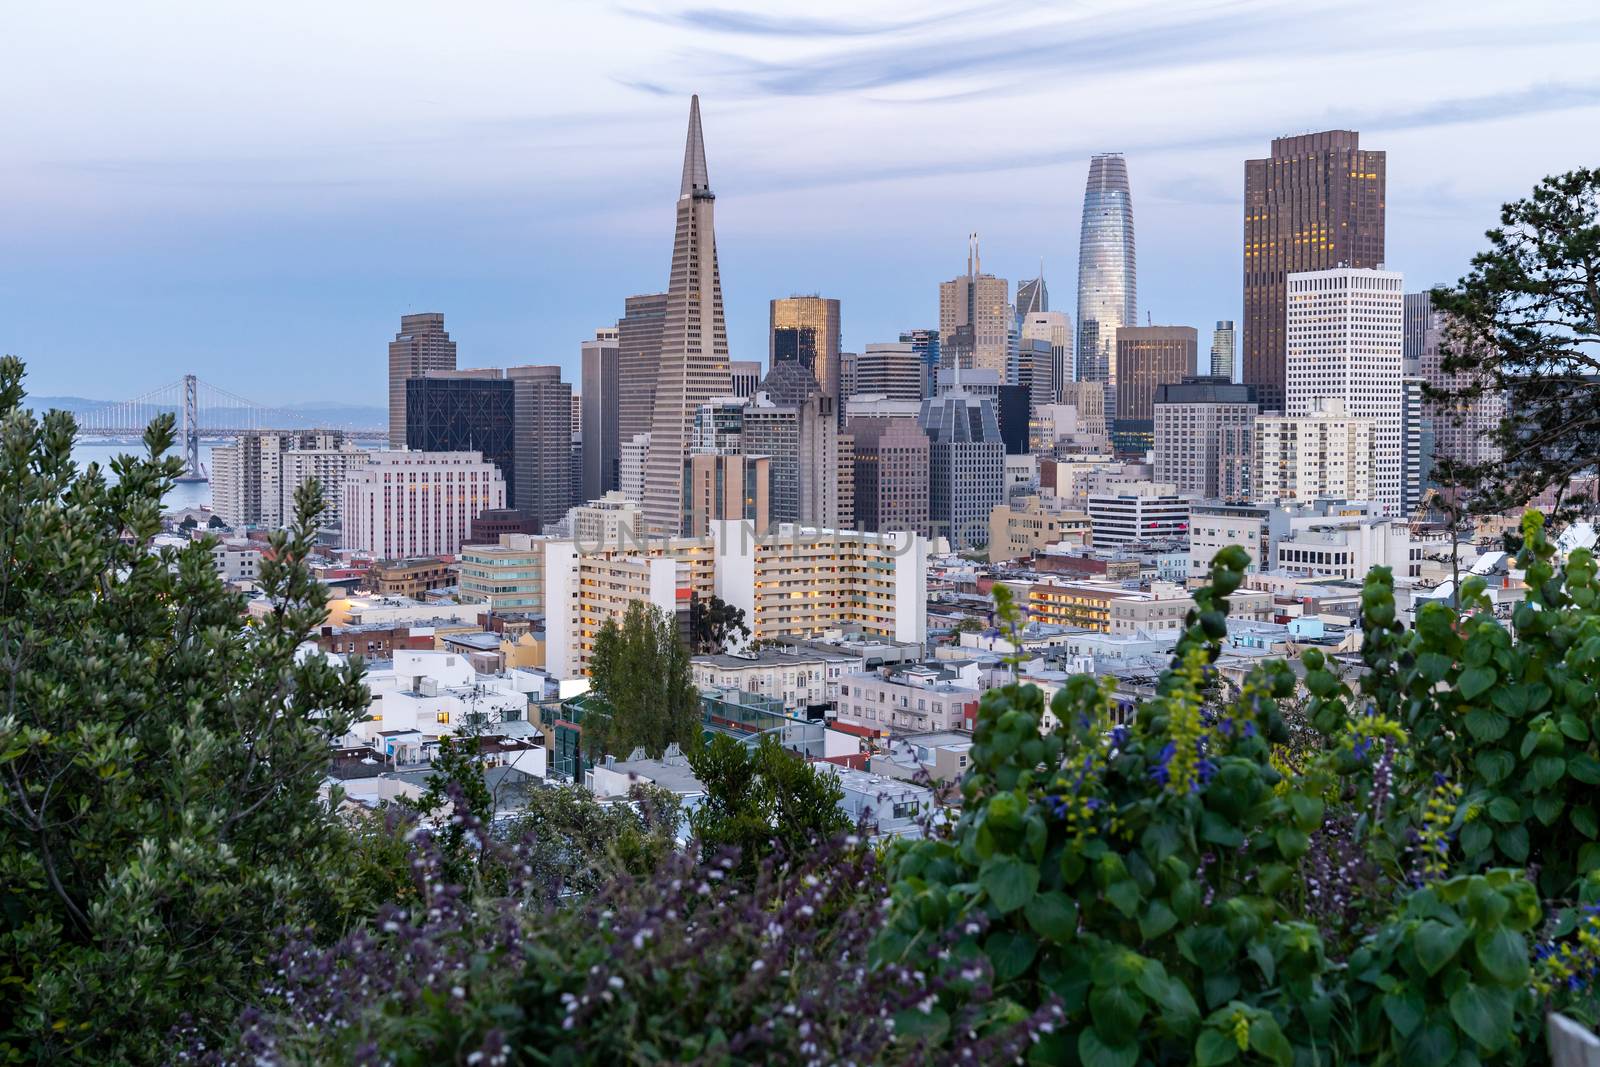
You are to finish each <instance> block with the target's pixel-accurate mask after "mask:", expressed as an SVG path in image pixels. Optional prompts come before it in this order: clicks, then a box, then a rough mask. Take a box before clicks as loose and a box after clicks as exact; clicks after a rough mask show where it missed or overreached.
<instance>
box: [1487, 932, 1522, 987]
mask: <svg viewBox="0 0 1600 1067" xmlns="http://www.w3.org/2000/svg"><path fill="white" fill-rule="evenodd" d="M1473 947H1474V948H1475V949H1477V951H1478V963H1479V964H1480V965H1482V967H1483V969H1484V970H1485V971H1487V972H1488V974H1489V976H1490V977H1491V978H1493V979H1494V980H1495V981H1497V982H1499V983H1500V984H1501V985H1517V984H1520V983H1522V982H1525V981H1526V980H1527V978H1528V943H1527V942H1526V941H1524V940H1523V938H1522V935H1521V934H1519V933H1517V932H1516V931H1514V930H1507V929H1506V928H1505V927H1503V926H1502V927H1500V928H1498V929H1495V930H1485V931H1484V932H1483V933H1481V934H1479V935H1478V936H1477V937H1476V938H1474V939H1473Z"/></svg>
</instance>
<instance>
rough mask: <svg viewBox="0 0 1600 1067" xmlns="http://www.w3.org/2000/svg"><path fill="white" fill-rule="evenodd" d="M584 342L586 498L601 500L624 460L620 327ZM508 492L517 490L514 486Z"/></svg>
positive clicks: (617, 475)
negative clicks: (621, 416)
mask: <svg viewBox="0 0 1600 1067" xmlns="http://www.w3.org/2000/svg"><path fill="white" fill-rule="evenodd" d="M601 333H602V334H603V335H602V336H596V337H595V338H594V340H592V341H585V342H583V368H582V374H583V385H582V390H583V392H582V398H583V400H582V403H583V416H582V420H583V421H582V427H581V432H582V434H583V484H582V496H583V499H584V500H598V499H600V498H601V497H603V496H605V495H606V494H607V493H609V492H610V491H611V490H613V489H615V488H617V485H618V481H617V479H618V477H619V470H620V464H621V462H622V436H621V427H620V425H619V424H618V421H617V420H618V417H619V415H620V414H621V405H622V398H621V395H620V393H621V379H620V375H619V372H618V355H619V352H620V341H621V339H620V337H619V336H618V331H617V330H611V331H609V333H607V332H606V331H601ZM506 491H507V492H508V493H512V494H513V495H515V494H514V491H513V489H512V488H511V487H509V486H508V487H507V490H506Z"/></svg>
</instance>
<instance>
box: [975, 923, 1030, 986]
mask: <svg viewBox="0 0 1600 1067" xmlns="http://www.w3.org/2000/svg"><path fill="white" fill-rule="evenodd" d="M983 951H984V952H985V954H987V955H988V957H989V963H990V964H991V965H992V966H993V967H994V976H995V978H996V979H997V980H999V981H1001V982H1009V981H1011V980H1012V979H1013V978H1016V977H1017V976H1019V975H1021V974H1022V973H1023V972H1025V971H1026V970H1027V969H1028V967H1029V965H1030V964H1032V963H1033V957H1034V955H1035V954H1036V953H1037V952H1038V951H1039V942H1038V941H1036V940H1034V939H1033V938H1032V937H1030V936H1028V935H1027V934H1024V933H1020V932H1019V931H1016V930H996V931H995V932H994V933H992V934H990V935H989V937H988V939H987V940H985V941H984V943H983Z"/></svg>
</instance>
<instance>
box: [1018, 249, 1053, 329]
mask: <svg viewBox="0 0 1600 1067" xmlns="http://www.w3.org/2000/svg"><path fill="white" fill-rule="evenodd" d="M1016 309H1017V323H1018V325H1019V326H1020V325H1021V323H1022V322H1023V321H1024V320H1025V319H1027V317H1028V316H1029V315H1032V314H1035V313H1036V312H1040V311H1049V310H1050V290H1049V289H1047V288H1046V287H1045V284H1044V264H1043V263H1041V264H1039V276H1038V277H1037V278H1035V279H1033V280H1032V281H1027V282H1018V283H1017V303H1016Z"/></svg>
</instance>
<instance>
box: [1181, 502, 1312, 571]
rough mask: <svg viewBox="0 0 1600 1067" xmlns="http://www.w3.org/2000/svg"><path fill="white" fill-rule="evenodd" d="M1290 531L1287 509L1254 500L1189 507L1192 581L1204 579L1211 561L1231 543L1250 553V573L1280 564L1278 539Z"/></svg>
mask: <svg viewBox="0 0 1600 1067" xmlns="http://www.w3.org/2000/svg"><path fill="white" fill-rule="evenodd" d="M1288 532H1289V515H1288V512H1286V511H1283V510H1282V509H1280V508H1272V507H1263V506H1258V505H1252V504H1198V503H1197V504H1195V505H1194V506H1193V507H1192V508H1190V509H1189V581H1190V582H1191V583H1194V582H1202V583H1203V582H1204V581H1205V580H1207V579H1208V578H1209V576H1210V574H1211V561H1212V560H1213V559H1215V558H1216V555H1217V553H1218V552H1221V551H1222V550H1223V549H1224V548H1227V547H1228V546H1229V545H1238V546H1239V547H1240V548H1243V549H1244V550H1245V551H1246V552H1248V553H1250V563H1249V565H1248V566H1246V567H1245V572H1246V573H1247V574H1254V573H1257V572H1259V571H1269V570H1272V569H1274V568H1276V567H1277V565H1278V558H1277V555H1276V552H1275V548H1276V545H1277V542H1278V539H1279V538H1281V537H1284V536H1286V535H1287V534H1288Z"/></svg>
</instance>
